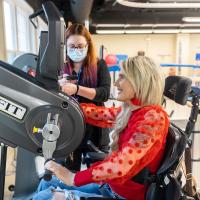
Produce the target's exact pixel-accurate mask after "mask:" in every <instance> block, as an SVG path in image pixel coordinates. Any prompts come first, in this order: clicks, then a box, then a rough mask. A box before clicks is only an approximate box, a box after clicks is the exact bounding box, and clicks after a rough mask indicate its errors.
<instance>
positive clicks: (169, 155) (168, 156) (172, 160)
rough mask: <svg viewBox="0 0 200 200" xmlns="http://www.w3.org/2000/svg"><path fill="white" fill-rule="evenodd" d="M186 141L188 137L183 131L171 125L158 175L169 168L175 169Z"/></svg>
mask: <svg viewBox="0 0 200 200" xmlns="http://www.w3.org/2000/svg"><path fill="white" fill-rule="evenodd" d="M186 143H187V137H186V135H185V134H184V133H183V132H182V133H181V132H180V131H179V130H178V129H176V128H175V127H172V126H171V127H169V131H168V135H167V142H166V147H165V153H164V158H163V161H162V163H161V166H160V168H159V170H158V171H157V175H163V174H166V173H167V172H168V171H169V170H174V167H176V164H178V163H179V161H180V158H181V157H182V155H183V152H184V150H185V146H186ZM174 165H175V166H174Z"/></svg>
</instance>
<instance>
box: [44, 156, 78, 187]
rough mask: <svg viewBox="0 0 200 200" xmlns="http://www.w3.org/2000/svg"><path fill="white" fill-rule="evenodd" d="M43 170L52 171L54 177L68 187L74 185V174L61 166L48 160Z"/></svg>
mask: <svg viewBox="0 0 200 200" xmlns="http://www.w3.org/2000/svg"><path fill="white" fill-rule="evenodd" d="M45 169H48V170H50V171H52V172H53V173H54V174H55V175H56V177H57V178H58V179H59V180H61V181H62V182H63V183H65V184H66V185H68V186H73V185H74V176H75V174H74V173H72V172H70V171H69V170H68V169H67V168H65V167H63V166H62V165H60V164H58V163H56V162H54V161H52V160H50V161H48V162H47V163H46V164H45Z"/></svg>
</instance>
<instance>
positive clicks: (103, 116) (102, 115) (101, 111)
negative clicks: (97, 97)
mask: <svg viewBox="0 0 200 200" xmlns="http://www.w3.org/2000/svg"><path fill="white" fill-rule="evenodd" d="M81 107H82V110H83V113H84V116H85V120H86V122H87V123H88V124H91V125H94V126H98V127H102V128H110V127H113V125H114V123H115V119H116V116H117V114H118V113H119V112H120V110H121V108H120V107H118V108H115V107H111V108H107V107H104V106H96V105H94V104H87V103H81Z"/></svg>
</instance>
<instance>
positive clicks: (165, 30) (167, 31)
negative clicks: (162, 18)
mask: <svg viewBox="0 0 200 200" xmlns="http://www.w3.org/2000/svg"><path fill="white" fill-rule="evenodd" d="M179 32H180V30H179V29H157V30H156V29H155V30H153V33H166V34H167V33H179Z"/></svg>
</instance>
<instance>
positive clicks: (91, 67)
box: [65, 24, 97, 87]
mask: <svg viewBox="0 0 200 200" xmlns="http://www.w3.org/2000/svg"><path fill="white" fill-rule="evenodd" d="M71 35H81V36H83V37H85V39H86V41H87V43H88V53H87V56H86V58H85V60H84V63H83V74H82V76H83V78H82V82H83V84H84V85H86V86H90V87H94V86H96V84H97V57H96V53H95V48H94V44H93V42H92V39H91V34H90V32H89V31H88V30H87V29H86V28H85V26H84V25H82V24H72V25H71V26H69V28H68V29H67V30H66V33H65V38H66V42H67V40H68V38H69V37H70V36H71ZM66 58H67V63H66V65H67V66H66V69H65V71H66V72H68V73H69V74H71V72H72V69H73V61H72V60H71V59H70V58H69V57H68V56H67V55H66Z"/></svg>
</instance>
